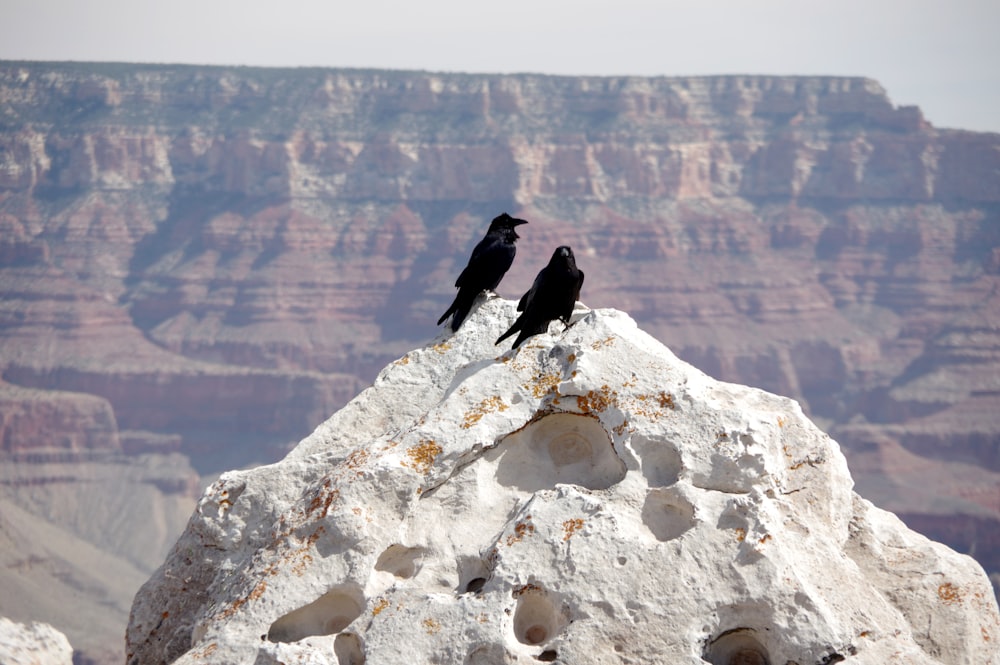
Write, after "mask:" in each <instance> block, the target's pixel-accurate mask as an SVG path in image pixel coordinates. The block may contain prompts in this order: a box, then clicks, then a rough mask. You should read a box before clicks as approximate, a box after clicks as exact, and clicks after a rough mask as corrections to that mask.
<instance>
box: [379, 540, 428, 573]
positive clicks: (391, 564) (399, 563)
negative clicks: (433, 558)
mask: <svg viewBox="0 0 1000 665" xmlns="http://www.w3.org/2000/svg"><path fill="white" fill-rule="evenodd" d="M423 551H424V550H423V548H420V547H406V546H404V545H390V546H389V547H388V548H387V549H386V551H384V552H382V554H380V555H379V557H378V561H376V562H375V570H380V571H382V572H386V573H391V574H393V575H395V576H396V577H399V578H401V579H410V578H411V577H413V575H414V574H416V572H417V559H419V558H420V555H421V554H422V553H423Z"/></svg>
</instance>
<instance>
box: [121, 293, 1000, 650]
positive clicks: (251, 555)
mask: <svg viewBox="0 0 1000 665" xmlns="http://www.w3.org/2000/svg"><path fill="white" fill-rule="evenodd" d="M513 316H514V305H513V303H511V302H508V301H504V300H500V299H492V300H488V301H486V302H485V303H484V304H482V306H481V307H479V308H478V309H477V310H476V311H475V312H474V314H473V316H472V317H471V318H470V319H469V320H468V321H467V323H466V324H465V325H464V326H463V328H462V329H461V330H460V331H459V332H458V333H457V334H455V335H453V336H442V337H441V338H439V340H438V342H437V343H436V344H433V345H430V346H427V347H425V348H423V349H419V350H416V351H413V352H411V353H409V354H407V355H406V356H404V357H403V358H401V359H399V360H398V361H396V362H394V363H392V364H391V365H389V366H388V367H386V368H385V369H384V370H383V371H382V373H381V374H380V375H379V377H378V378H377V380H376V381H375V384H374V385H373V386H372V387H371V388H369V389H368V390H366V391H364V392H363V393H362V394H361V395H359V396H358V397H357V398H356V399H355V400H354V401H352V402H351V403H350V404H348V405H347V406H346V407H344V408H343V409H342V410H341V411H339V412H338V413H337V414H335V415H334V416H333V417H331V418H330V419H329V420H328V421H327V422H325V423H323V425H321V426H320V427H319V428H317V430H316V431H315V432H314V433H313V434H312V435H311V436H310V437H308V438H307V439H305V440H304V441H302V442H301V443H300V444H299V446H298V447H297V448H296V449H295V450H294V451H293V452H292V453H291V454H289V455H288V457H287V458H286V459H285V460H283V461H281V462H280V463H277V464H274V465H271V466H266V467H261V468H257V469H253V470H249V471H240V472H230V473H226V474H224V475H223V476H222V477H221V478H220V479H219V481H218V482H216V483H215V484H214V485H212V486H211V487H210V488H208V490H207V491H206V493H205V495H204V496H203V497H202V499H201V501H200V503H199V505H198V508H197V511H196V513H195V514H194V515H193V516H192V518H191V521H190V523H189V524H188V527H187V530H186V532H185V533H184V534H183V536H182V537H181V538H180V540H179V541H178V543H177V545H176V546H175V547H174V549H173V551H172V553H171V554H170V556H169V557H168V559H167V561H166V562H165V563H164V565H163V567H162V568H161V569H160V570H159V571H157V573H156V574H155V575H154V576H153V578H152V579H151V580H150V581H149V582H147V584H146V585H145V586H144V587H143V588H142V589H141V590H140V592H139V594H138V595H137V596H136V599H135V603H134V605H133V608H132V618H131V622H130V625H129V628H128V653H129V663H134V664H141V665H148V664H152V663H164V662H172V661H174V660H175V659H176V662H178V663H185V664H186V663H209V662H211V663H257V664H261V665H262V664H266V663H287V664H292V663H301V664H306V663H309V664H328V663H339V664H340V665H347V664H352V665H359V664H361V663H366V664H368V665H381V664H388V663H392V664H396V663H401V662H407V663H466V664H469V665H476V664H482V665H487V664H494V663H537V662H539V661H542V662H545V661H550V660H556V661H557V662H564V663H571V664H573V665H585V664H588V663H593V664H598V663H670V664H674V665H685V664H691V665H694V664H703V663H705V662H709V663H713V664H715V665H721V664H725V665H736V664H738V663H741V664H761V663H767V664H769V665H816V664H820V663H826V664H830V663H836V662H841V661H845V662H848V663H855V664H871V665H876V664H877V665H886V664H891V663H898V664H904V663H921V664H928V663H942V664H947V665H958V664H965V665H989V664H993V665H1000V657H998V655H997V648H998V645H1000V615H998V610H997V604H996V600H995V599H994V597H993V594H992V590H991V587H990V584H989V582H988V580H987V578H986V575H985V573H984V572H983V570H982V569H981V568H980V567H979V566H978V564H976V563H975V562H974V561H973V560H972V559H971V558H969V557H967V556H963V555H959V554H957V553H955V552H953V551H952V550H950V549H948V548H946V547H944V546H942V545H939V544H937V543H933V542H931V541H929V540H927V539H926V538H924V537H922V536H920V535H918V534H916V533H914V532H912V531H910V530H908V529H907V528H906V527H905V526H904V525H903V524H902V523H901V522H900V521H899V520H898V519H896V518H895V516H893V515H891V514H889V513H886V512H884V511H882V510H879V509H878V508H875V507H874V506H872V505H871V504H870V503H868V502H867V501H865V500H863V499H861V498H860V497H858V496H857V495H856V494H854V493H853V491H852V481H851V477H850V474H849V473H848V469H847V464H846V462H845V460H844V457H843V456H842V455H841V453H840V450H839V448H838V446H837V444H836V443H835V442H834V441H832V440H831V439H830V438H829V437H827V436H826V435H825V434H823V433H822V432H820V431H819V430H818V429H817V428H816V427H815V426H814V425H813V424H812V423H811V422H810V421H809V420H808V419H806V418H805V417H804V416H803V414H802V412H801V410H800V409H799V406H798V405H797V404H796V403H795V402H793V401H791V400H788V399H784V398H781V397H777V396H774V395H771V394H768V393H765V392H762V391H760V390H755V389H751V388H747V387H744V386H738V385H731V384H725V383H720V382H718V381H715V380H713V379H711V378H709V377H708V376H706V375H705V374H703V373H701V372H699V371H698V370H696V369H695V368H693V367H691V366H690V365H688V364H686V363H684V362H681V361H679V360H678V359H677V358H676V357H675V356H674V355H673V354H672V353H671V352H670V351H669V349H667V348H666V347H664V346H663V345H662V344H660V343H659V342H657V341H656V340H654V339H653V338H651V337H650V336H648V335H646V334H645V333H643V332H642V331H640V330H639V329H638V328H637V327H636V325H635V323H634V322H633V321H632V320H631V319H630V318H629V317H628V316H626V315H624V314H622V313H620V312H617V311H614V310H595V311H578V312H577V313H576V316H575V318H574V320H575V324H574V325H573V326H571V327H570V328H569V329H567V330H565V331H564V330H563V326H562V324H560V323H555V324H553V325H552V326H551V327H550V331H551V333H550V334H545V335H539V336H537V337H534V338H531V339H530V340H529V341H528V342H526V343H525V344H524V345H523V346H522V347H521V348H520V349H518V350H517V351H516V352H511V351H508V350H507V349H508V348H509V347H508V346H507V345H504V346H502V347H494V345H493V340H494V339H496V337H497V336H498V335H499V334H500V333H501V332H502V331H503V330H505V329H506V327H507V326H508V325H509V323H510V322H511V321H512V319H513Z"/></svg>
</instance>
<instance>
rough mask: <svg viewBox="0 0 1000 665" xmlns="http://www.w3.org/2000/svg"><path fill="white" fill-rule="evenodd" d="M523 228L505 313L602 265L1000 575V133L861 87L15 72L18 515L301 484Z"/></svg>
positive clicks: (86, 534)
mask: <svg viewBox="0 0 1000 665" xmlns="http://www.w3.org/2000/svg"><path fill="white" fill-rule="evenodd" d="M503 211H507V212H509V213H511V214H514V215H516V216H518V217H522V218H525V219H528V220H529V221H530V223H529V225H528V226H526V227H523V232H522V233H521V235H522V240H521V241H520V242H519V253H518V257H517V259H516V261H515V263H514V266H513V268H512V269H511V271H510V273H508V275H507V277H506V278H505V280H504V281H503V282H502V283H501V285H500V287H499V291H500V292H501V294H503V295H505V296H506V297H509V298H516V297H519V296H520V294H521V293H523V292H524V291H525V290H526V289H527V288H528V286H529V285H530V284H531V280H532V279H533V277H534V275H535V273H536V272H537V271H538V270H539V269H540V268H541V266H542V265H544V263H545V261H547V259H548V256H549V255H550V254H551V251H552V248H553V247H555V246H556V245H559V244H568V245H571V246H572V247H573V248H574V251H575V253H576V255H577V257H578V262H579V264H580V267H581V268H583V269H584V270H585V271H586V272H587V282H586V284H585V286H584V291H583V294H582V300H583V302H584V303H586V304H587V305H589V306H591V307H608V306H613V307H615V308H617V309H621V310H624V311H626V312H628V313H629V314H630V315H631V316H633V317H634V318H635V319H636V320H637V321H638V322H639V324H640V325H641V326H642V327H643V328H644V329H645V330H647V331H649V332H650V333H652V334H653V335H654V336H656V337H657V338H658V339H659V340H660V341H661V342H663V343H664V344H666V345H667V346H668V347H670V348H671V349H672V350H673V351H674V352H676V353H677V354H678V355H679V356H681V357H682V358H684V359H685V360H688V361H690V362H691V363H693V364H694V365H696V366H697V367H699V368H700V369H701V370H703V371H705V372H707V373H708V374H710V375H712V376H714V377H716V378H719V379H722V380H725V381H731V382H738V383H743V384H749V385H752V386H757V387H761V388H764V389H766V390H769V391H772V392H776V393H779V394H781V395H786V396H789V397H792V398H794V399H796V400H798V401H799V402H800V403H801V404H802V406H803V409H804V410H805V411H806V412H807V413H808V415H809V416H810V417H811V418H812V419H813V420H814V421H816V422H817V423H818V424H820V425H821V426H822V427H823V428H824V429H826V430H827V431H828V432H829V433H830V434H832V435H833V436H834V437H835V438H836V439H837V440H838V441H839V442H840V443H841V444H842V445H843V446H844V451H845V454H846V456H847V459H848V463H849V465H850V467H851V471H852V475H853V476H854V478H855V481H856V483H857V489H858V491H859V492H860V493H861V494H862V495H863V496H865V497H866V498H869V499H871V500H873V501H874V502H875V503H876V504H877V505H879V506H880V507H883V508H888V509H890V510H893V511H895V512H897V513H899V514H900V515H901V516H902V517H903V518H904V519H905V520H906V521H907V523H908V524H909V525H911V526H912V527H914V528H916V529H918V530H920V531H922V532H923V533H925V534H926V535H928V536H930V537H932V538H934V539H936V540H940V541H943V542H945V543H947V544H949V545H951V546H952V547H955V548H956V549H958V550H960V551H964V552H969V553H971V554H973V555H974V556H975V557H976V558H977V559H978V560H979V561H980V562H981V563H982V564H983V565H984V567H985V568H986V569H987V571H990V572H991V573H992V574H993V575H994V578H993V579H994V580H996V579H997V575H998V574H1000V572H998V571H1000V542H998V540H997V534H998V533H1000V528H998V527H1000V409H998V408H997V406H998V404H1000V324H998V322H1000V291H998V285H1000V135H996V134H982V133H973V132H966V131H961V130H950V129H941V128H935V127H933V126H931V125H930V124H929V123H928V122H926V121H925V120H924V119H923V117H922V115H921V113H920V111H919V109H917V108H914V107H897V106H895V105H894V104H893V103H892V101H891V100H890V98H889V96H888V95H887V94H886V92H885V91H884V90H883V89H882V88H881V87H880V86H879V85H878V84H877V83H876V82H874V81H872V80H869V79H863V78H844V77H765V76H720V77H697V78H629V77H610V78H609V77H552V76H540V75H527V74H525V75H478V74H477V75H473V74H434V73H426V72H390V71H366V70H331V69H291V70H289V69H284V70H281V69H252V68H219V67H182V66H166V65H163V66H152V65H125V64H101V65H98V64H82V63H67V64H58V63H27V62H4V63H0V378H2V380H3V383H0V403H2V404H3V419H2V422H0V433H2V434H0V453H2V455H3V459H4V467H5V473H6V475H5V476H4V481H3V482H4V486H3V488H2V489H3V491H4V497H6V498H7V499H9V500H10V501H12V502H14V504H16V505H18V506H20V507H21V508H23V509H24V510H28V511H36V512H38V511H40V510H41V509H42V508H41V506H43V505H52V500H51V499H44V498H43V497H44V492H45V491H48V490H49V489H52V488H55V487H61V488H63V490H66V491H69V490H70V489H71V488H73V487H76V485H75V484H74V483H76V482H77V481H74V480H72V478H73V477H89V476H87V475H86V474H85V473H83V472H76V471H75V472H73V473H62V475H61V476H60V477H62V478H63V480H61V481H59V483H51V482H47V481H44V482H43V481H42V480H39V479H40V478H50V477H51V476H52V473H50V471H49V467H48V466H46V465H51V464H53V460H66V459H70V458H71V459H73V460H76V466H77V467H80V466H81V465H86V464H92V463H93V464H99V465H105V466H98V467H97V468H99V469H102V471H99V472H94V473H95V474H96V475H97V476H99V477H102V478H103V477H105V476H103V475H101V474H103V473H104V471H103V470H106V469H108V468H110V467H108V466H107V465H108V464H117V465H118V468H119V469H120V470H121V472H122V473H126V472H127V473H128V474H130V475H128V477H127V478H125V479H123V480H122V482H121V483H120V486H119V487H115V488H114V491H115V493H116V494H115V496H118V494H117V493H118V492H121V491H122V487H124V486H126V485H127V486H132V485H133V484H135V483H139V484H142V485H143V486H144V487H146V488H152V489H151V491H155V493H154V494H150V495H149V499H148V501H149V502H152V503H144V504H143V506H145V507H146V508H148V507H149V506H151V505H155V506H156V508H153V510H154V511H161V510H162V511H167V512H164V513H158V514H163V515H167V513H169V515H168V516H165V517H163V520H162V521H163V523H164V524H171V525H177V524H178V523H183V522H182V519H183V518H182V517H181V516H183V515H186V514H187V513H189V512H190V508H191V506H193V502H194V499H195V496H196V495H197V493H198V492H197V488H196V485H198V482H199V481H198V480H197V478H198V475H197V474H201V476H202V477H204V476H206V475H212V474H215V473H217V472H219V471H221V470H223V469H227V468H231V467H242V466H248V465H252V464H257V463H261V462H270V461H274V460H276V459H278V458H280V457H281V456H282V455H283V454H284V453H285V452H286V451H287V450H289V448H290V446H291V445H292V444H293V443H294V442H296V441H298V440H299V439H301V438H302V437H303V436H305V435H306V434H308V433H309V432H310V431H312V430H313V429H314V428H315V427H316V425H317V424H318V423H320V422H322V421H323V420H324V419H325V418H326V417H327V416H328V415H329V414H331V413H333V412H334V411H335V410H336V409H337V408H339V407H340V406H342V405H343V404H345V403H346V402H347V401H348V400H349V399H350V398H351V397H353V396H354V395H355V394H357V392H358V391H359V390H360V389H361V388H363V387H364V386H365V385H367V384H368V383H369V382H371V381H372V380H373V378H374V377H375V374H376V372H377V371H378V370H379V369H380V368H381V367H382V366H384V365H385V364H386V363H387V362H389V361H391V360H392V359H394V358H397V357H399V356H400V355H402V354H403V353H404V352H406V351H407V350H409V349H411V348H413V347H416V346H419V345H422V344H424V343H426V341H427V340H428V339H430V338H432V337H433V336H434V335H436V334H438V332H439V331H438V329H437V328H436V327H435V325H434V322H435V321H436V320H437V318H438V316H439V315H440V314H441V313H442V312H443V311H444V310H445V308H446V307H447V305H448V303H449V302H450V299H451V298H452V296H453V294H454V289H453V287H452V284H453V282H454V280H455V277H456V276H457V274H458V272H459V271H460V270H461V268H462V267H463V266H464V264H465V261H466V259H467V257H468V253H469V251H470V249H471V247H472V245H473V244H474V243H475V242H476V241H477V240H478V238H479V237H480V236H481V235H482V233H483V232H484V230H485V228H486V226H487V224H488V222H489V220H490V219H491V218H492V217H493V216H495V215H496V214H499V213H500V212H503ZM67 456H70V457H67ZM88 460H90V461H88ZM93 460H98V461H97V462H94V461H93ZM164 460H175V461H177V466H175V467H171V466H170V465H169V464H165V463H164ZM188 464H191V465H193V467H194V468H193V469H192V468H190V467H188V466H187V465H188ZM137 468H142V469H147V471H146V472H144V473H145V475H141V474H139V475H136V474H137V472H136V471H135V469H137ZM170 468H176V469H179V471H170V470H169V469H170ZM109 473H110V472H109ZM80 474H83V475H80ZM178 474H179V477H178ZM159 476H162V478H161V479H160V480H157V481H156V482H152V480H153V478H154V477H159ZM192 479H193V480H192ZM147 480H148V481H150V482H146V481H147ZM98 484H100V483H98ZM27 487H31V488H34V489H32V490H31V492H28V490H26V489H25V488H27ZM45 488H48V489H45ZM63 490H60V491H63ZM29 496H31V497H33V498H31V499H28V498H26V497H29ZM0 498H3V497H0ZM94 501H95V502H96V501H98V499H96V498H95V499H94ZM115 501H117V500H115ZM112 503H113V505H118V503H115V502H112ZM175 505H176V506H177V508H176V512H170V511H172V510H174V508H173V507H172V506H175ZM165 506H169V507H170V508H167V507H165ZM146 508H144V509H146ZM51 519H55V520H56V523H55V524H54V527H57V528H59V529H65V530H68V532H69V533H70V534H71V535H72V536H73V537H79V538H82V539H83V540H85V541H86V542H90V543H93V544H94V545H95V546H97V547H99V548H101V547H103V548H110V549H114V548H124V550H125V551H129V552H131V551H135V550H137V549H138V547H137V546H138V544H140V543H141V542H142V541H143V540H145V536H143V535H142V534H143V531H142V530H141V529H140V530H137V531H135V532H134V533H135V534H136V535H135V537H136V538H137V539H138V540H136V541H128V539H127V538H125V536H123V535H120V536H118V537H117V539H104V536H102V535H101V534H102V533H104V531H103V529H100V528H96V527H95V526H94V525H93V524H92V523H88V520H87V519H83V518H80V517H74V516H72V515H70V514H69V512H68V511H60V512H58V514H57V515H56V517H54V518H51ZM177 528H178V529H179V527H177ZM175 533H176V531H175ZM112 540H114V543H113V544H112V543H111V541H112ZM156 542H159V541H156ZM167 546H169V543H167V544H166V545H158V546H157V548H156V549H157V551H156V552H154V553H150V554H148V556H145V557H144V558H143V557H139V558H138V559H136V560H135V561H134V563H135V565H136V566H138V570H139V571H145V570H148V569H149V567H150V566H155V565H156V562H157V561H160V560H162V557H163V555H164V553H165V551H166V547H167ZM22 558H23V557H22ZM18 560H21V559H18ZM64 578H65V576H63V578H60V577H59V576H58V575H56V576H53V579H55V580H59V579H64ZM54 583H56V582H54ZM126 604H127V601H126ZM0 613H6V614H8V615H9V616H11V617H12V618H14V619H16V620H22V621H23V620H28V619H33V618H36V617H24V616H21V617H19V616H16V615H14V614H13V613H11V612H9V611H7V608H5V607H0ZM56 626H57V627H58V628H60V629H61V630H64V631H65V632H67V635H68V636H69V637H70V641H71V642H72V643H73V644H74V645H79V644H80V640H79V639H78V635H77V634H75V633H74V632H73V630H72V627H70V628H66V627H64V626H62V625H59V624H56ZM78 648H80V647H79V646H78ZM84 648H86V645H84Z"/></svg>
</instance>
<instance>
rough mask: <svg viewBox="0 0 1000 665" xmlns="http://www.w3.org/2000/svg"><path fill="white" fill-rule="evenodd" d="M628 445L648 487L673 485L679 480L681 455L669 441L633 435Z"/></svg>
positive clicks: (681, 465)
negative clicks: (636, 457)
mask: <svg viewBox="0 0 1000 665" xmlns="http://www.w3.org/2000/svg"><path fill="white" fill-rule="evenodd" d="M630 445H631V446H632V450H634V451H635V454H636V456H638V458H639V461H640V464H641V465H642V475H643V476H644V477H645V478H646V482H647V483H648V484H649V486H650V487H666V486H668V485H673V484H674V483H676V482H677V479H678V478H680V475H681V469H682V468H683V462H682V461H681V454H680V453H679V452H678V451H677V448H676V447H675V446H674V445H673V444H672V443H670V442H669V441H667V440H665V439H663V438H649V437H647V436H644V435H642V434H635V435H633V436H632V439H631V441H630Z"/></svg>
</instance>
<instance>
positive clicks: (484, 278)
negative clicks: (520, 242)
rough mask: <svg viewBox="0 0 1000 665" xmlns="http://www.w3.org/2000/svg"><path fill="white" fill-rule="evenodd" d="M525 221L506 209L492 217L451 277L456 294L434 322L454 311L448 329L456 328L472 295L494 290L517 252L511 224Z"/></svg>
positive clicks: (462, 318)
mask: <svg viewBox="0 0 1000 665" xmlns="http://www.w3.org/2000/svg"><path fill="white" fill-rule="evenodd" d="M527 223H528V222H527V221H526V220H523V219H517V218H516V217H511V216H510V215H508V214H507V213H503V214H501V215H499V216H497V217H494V218H493V221H492V222H490V228H489V230H488V231H486V235H485V236H484V237H483V239H482V240H480V241H479V244H478V245H476V248H475V249H473V250H472V256H471V257H469V264H468V265H467V266H465V270H463V271H462V274H460V275H459V276H458V279H457V280H455V286H456V287H457V288H458V295H456V296H455V301H454V302H452V303H451V307H449V308H448V311H447V312H445V313H444V314H442V315H441V318H440V319H438V325H441V324H442V323H444V320H445V319H447V318H448V316H449V315H454V316H452V317H451V329H452V330H453V331H457V330H458V328H459V326H461V325H462V321H464V320H465V317H466V316H468V315H469V310H470V309H472V303H473V302H475V300H476V296H478V295H479V293H480V292H481V291H484V290H487V289H488V290H490V291H494V290H496V288H497V285H498V284H499V283H500V280H501V279H503V276H504V274H505V273H506V272H507V269H508V268H510V264H511V263H513V262H514V254H516V253H517V247H515V246H514V243H515V242H517V239H518V238H519V237H520V236H518V235H517V233H515V232H514V227H515V226H519V225H521V224H527Z"/></svg>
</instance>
